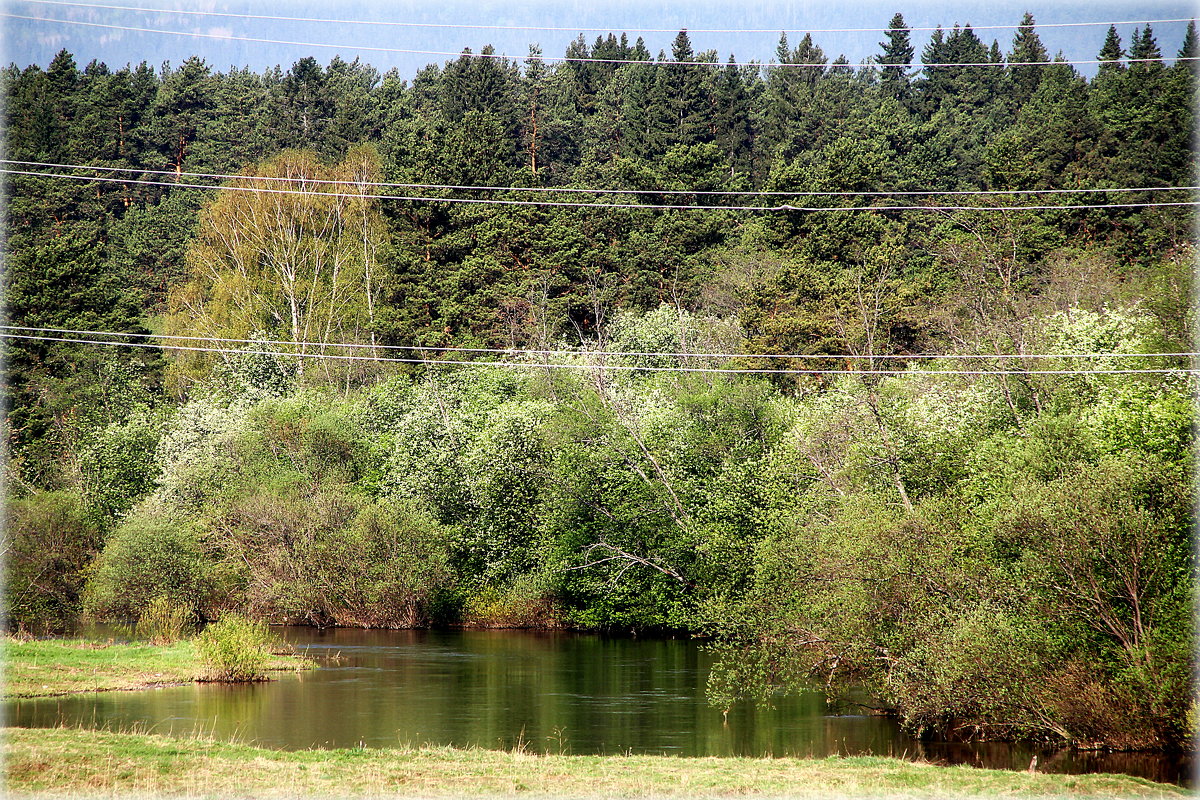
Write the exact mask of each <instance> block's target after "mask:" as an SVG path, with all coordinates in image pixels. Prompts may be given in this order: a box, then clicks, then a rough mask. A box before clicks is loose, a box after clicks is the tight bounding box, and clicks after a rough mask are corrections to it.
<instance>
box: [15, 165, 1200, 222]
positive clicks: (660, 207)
mask: <svg viewBox="0 0 1200 800" xmlns="http://www.w3.org/2000/svg"><path fill="white" fill-rule="evenodd" d="M0 174H8V175H26V176H30V177H38V178H64V179H67V180H76V181H86V182H88V183H119V184H123V185H126V186H129V185H133V186H163V187H167V188H173V189H216V190H220V191H230V192H253V193H260V194H288V195H304V196H308V197H316V196H320V197H340V198H348V199H359V200H399V201H403V202H422V203H450V204H466V205H500V206H543V207H554V208H593V209H631V210H640V211H802V212H814V213H816V212H847V211H874V212H880V211H1053V210H1060V211H1081V210H1088V209H1105V208H1166V207H1173V206H1196V205H1200V200H1181V201H1172V202H1160V203H1073V204H1066V203H1063V204H1050V205H1021V206H963V205H944V204H942V205H908V206H900V205H873V206H797V205H792V204H790V203H784V204H781V205H774V206H765V205H749V206H748V205H687V204H676V205H669V204H661V203H575V202H565V201H554V200H507V199H497V198H479V197H429V196H426V195H391V194H368V193H364V192H318V191H312V190H303V189H271V188H265V187H257V186H229V185H225V186H222V185H219V184H207V183H186V182H183V181H147V180H129V179H126V178H106V177H102V176H95V175H63V174H61V173H52V172H34V171H31V170H17V169H8V168H0Z"/></svg>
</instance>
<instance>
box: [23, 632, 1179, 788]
mask: <svg viewBox="0 0 1200 800" xmlns="http://www.w3.org/2000/svg"><path fill="white" fill-rule="evenodd" d="M278 630H279V632H280V634H281V635H282V636H283V637H284V638H285V639H287V640H288V641H289V642H291V643H292V644H293V645H295V646H296V647H297V648H298V649H300V650H301V651H305V652H307V653H309V654H310V655H311V656H313V657H314V658H316V659H318V661H320V662H321V663H322V664H323V666H322V668H321V669H319V670H315V671H312V672H307V673H299V674H295V675H292V674H288V675H283V676H281V677H280V679H279V680H276V681H273V682H270V683H265V684H253V685H246V686H228V685H218V684H192V685H187V686H178V687H168V688H162V689H153V690H148V691H143V692H106V693H99V694H90V695H75V696H69V697H62V698H49V699H43V700H34V701H29V700H25V701H12V702H9V703H7V704H6V713H7V715H8V719H9V721H10V724H16V725H22V726H49V725H55V724H58V723H60V722H66V723H67V724H86V725H89V726H95V727H107V728H112V729H118V730H126V729H139V730H150V731H154V732H162V733H192V732H204V733H207V734H210V735H213V736H216V737H220V738H236V739H240V740H242V741H247V742H253V743H256V744H261V745H264V746H267V747H278V748H285V749H303V748H309V747H353V746H356V745H359V744H364V745H366V746H369V747H388V746H395V745H418V744H425V743H431V744H452V745H459V746H479V747H488V748H512V747H517V746H524V747H528V748H529V749H531V750H536V751H541V752H565V753H578V754H588V753H606V754H608V753H629V752H631V753H668V754H674V755H681V756H706V755H741V756H763V755H767V756H784V755H799V756H824V755H829V754H839V753H840V754H858V753H875V754H881V755H898V756H899V755H907V756H909V757H922V758H927V759H930V760H934V761H942V762H947V763H968V764H976V765H979V766H987V767H995V768H1004V769H1024V768H1026V767H1027V766H1028V765H1029V761H1030V759H1031V757H1032V756H1033V753H1034V750H1032V749H1030V748H1028V747H1023V746H1013V745H1004V744H990V743H984V744H975V745H968V744H961V743H931V742H926V741H921V740H916V739H913V738H912V737H909V736H906V735H904V734H903V733H902V732H901V731H900V730H899V729H898V728H897V726H896V725H895V723H894V722H892V721H891V720H888V719H885V718H880V717H872V716H837V715H833V714H830V713H829V710H828V708H827V707H826V704H825V701H824V698H823V697H822V696H821V695H819V694H817V693H806V694H803V695H800V696H799V697H791V698H783V699H781V701H780V703H779V704H778V707H776V708H775V709H771V710H766V711H764V710H758V709H754V708H751V707H745V706H739V707H736V708H734V709H733V710H732V711H731V712H730V713H729V716H728V720H724V719H723V718H722V715H721V713H720V712H719V711H717V710H715V709H713V708H711V707H710V706H709V705H708V704H707V702H706V701H705V699H704V685H705V680H706V678H707V674H708V669H709V667H710V665H711V661H710V657H709V656H708V654H707V653H706V652H704V651H703V650H702V649H701V648H700V647H698V646H697V645H696V643H694V642H691V641H687V640H682V639H677V640H669V639H668V640H661V639H654V640H636V639H620V638H606V637H602V636H590V635H577V634H568V633H528V632H514V631H454V632H436V631H363V630H354V629H338V630H332V631H326V632H324V633H320V632H317V631H315V630H313V629H308V628H284V629H278ZM1039 756H1040V762H1041V768H1042V769H1043V770H1044V771H1048V772H1050V771H1052V772H1095V771H1119V772H1127V773H1132V774H1135V775H1140V776H1143V777H1147V778H1150V779H1153V780H1158V781H1171V782H1177V783H1180V782H1183V780H1184V778H1185V776H1186V775H1187V765H1186V764H1185V763H1184V762H1183V760H1181V759H1171V758H1164V757H1158V756H1151V755H1144V754H1072V753H1057V754H1056V753H1050V752H1042V753H1039Z"/></svg>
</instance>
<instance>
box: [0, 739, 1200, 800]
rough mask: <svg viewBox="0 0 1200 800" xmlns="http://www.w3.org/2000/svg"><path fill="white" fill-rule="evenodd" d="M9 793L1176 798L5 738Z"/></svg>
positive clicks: (866, 771) (469, 757) (903, 778)
mask: <svg viewBox="0 0 1200 800" xmlns="http://www.w3.org/2000/svg"><path fill="white" fill-rule="evenodd" d="M5 734H6V736H5V740H6V741H5V756H6V761H7V789H8V792H9V795H10V796H28V797H94V796H103V797H113V796H136V797H158V796H169V797H188V798H208V797H214V798H215V797H230V796H236V797H247V798H259V797H262V798H276V797H296V796H319V797H334V796H336V797H414V796H416V797H429V796H438V797H457V796H470V797H481V796H482V797H507V796H515V795H521V796H543V797H584V798H611V797H730V796H742V797H800V798H835V797H872V798H883V797H904V798H926V797H928V798H932V797H939V798H943V797H1006V798H1033V797H1071V798H1093V797H1094V798H1117V797H1121V798H1142V797H1146V798H1150V797H1159V798H1168V797H1169V798H1174V797H1184V796H1186V795H1187V792H1186V790H1184V789H1182V788H1180V787H1177V786H1168V785H1163V784H1156V783H1152V782H1150V781H1147V780H1143V779H1141V778H1134V777H1130V776H1126V775H1043V774H1029V773H1024V772H1004V771H1000V770H983V769H974V768H971V767H941V766H935V765H932V764H920V763H911V762H908V761H902V760H900V759H894V758H880V757H853V758H825V759H795V758H780V759H747V758H676V757H670V756H562V755H533V754H529V753H524V752H519V751H518V752H497V751H490V750H456V749H452V748H444V747H432V748H419V749H389V750H376V749H351V750H305V751H299V752H282V751H276V750H267V749H264V748H260V747H252V746H250V745H246V744H230V743H223V742H215V741H211V740H208V739H204V738H196V737H194V738H190V739H174V738H168V737H165V736H152V735H144V734H137V733H113V732H108V731H86V730H75V729H65V728H57V729H18V728H8V729H6V731H5Z"/></svg>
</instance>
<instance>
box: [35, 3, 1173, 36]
mask: <svg viewBox="0 0 1200 800" xmlns="http://www.w3.org/2000/svg"><path fill="white" fill-rule="evenodd" d="M22 1H23V2H25V3H29V4H33V5H49V6H70V7H73V8H94V9H101V10H105V11H141V12H146V13H154V14H180V15H190V16H203V17H224V18H228V19H259V20H272V21H277V22H315V23H320V24H342V25H376V26H384V27H396V28H448V29H456V30H497V31H504V30H513V31H559V32H564V31H578V32H583V31H588V32H597V31H616V30H618V29H619V30H621V32H623V33H678V32H679V31H680V30H687V31H688V32H689V33H779V32H780V30H781V29H779V28H688V27H684V28H682V29H681V28H626V27H621V26H608V27H596V28H579V27H574V26H558V25H497V24H495V23H488V24H480V25H475V24H470V23H444V22H404V21H396V20H365V19H337V18H330V17H290V16H281V15H277V14H243V13H235V12H231V11H197V10H192V9H179V8H147V7H143V6H122V5H100V4H97V3H74V2H66V0H22ZM1190 21H1191V19H1190V18H1187V19H1144V20H1115V21H1110V22H1049V23H1046V22H1039V23H1037V25H1036V26H1034V27H1036V28H1078V27H1089V26H1092V27H1095V26H1109V25H1160V24H1169V23H1176V22H1190ZM939 27H942V26H934V27H928V26H918V25H914V26H909V27H904V28H891V29H889V30H893V31H895V30H902V31H910V32H911V31H934V30H937V29H938V28H939ZM970 27H971V29H972V30H977V31H983V30H1015V29H1017V28H1020V27H1022V26H1021V25H1020V24H1019V23H1018V24H1016V25H972V26H970ZM889 30H884V29H881V28H878V27H874V28H806V29H804V31H805V33H888V32H889ZM943 30H944V28H943Z"/></svg>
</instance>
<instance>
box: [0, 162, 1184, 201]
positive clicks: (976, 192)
mask: <svg viewBox="0 0 1200 800" xmlns="http://www.w3.org/2000/svg"><path fill="white" fill-rule="evenodd" d="M0 164H15V165H19V166H29V167H42V168H47V169H76V170H92V171H96V172H116V173H122V174H133V175H175V176H177V177H182V176H187V177H189V178H207V179H212V180H238V181H269V182H298V183H304V184H315V185H324V186H346V187H368V186H369V187H373V188H374V187H383V188H389V189H438V190H453V191H486V192H531V193H543V194H633V195H642V194H651V195H696V196H706V197H928V196H941V195H945V196H980V195H983V196H1004V195H1026V194H1029V195H1040V194H1112V193H1128V192H1183V191H1196V190H1200V186H1138V187H1096V188H1089V187H1078V188H1073V189H918V190H912V189H897V190H892V191H842V192H821V191H762V190H757V189H749V190H745V191H733V190H719V191H717V190H704V189H699V190H693V189H660V188H655V189H591V188H581V187H575V186H479V185H470V184H448V183H395V182H389V181H367V180H361V181H360V180H352V179H326V178H308V177H303V176H301V177H287V176H278V175H246V174H234V173H221V172H190V171H187V170H173V169H142V168H138V167H111V166H104V165H99V164H58V163H54V162H49V161H17V160H13V159H6V158H0ZM78 177H81V178H83V177H86V176H78ZM352 194H353V196H355V197H357V196H358V195H357V193H352Z"/></svg>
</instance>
